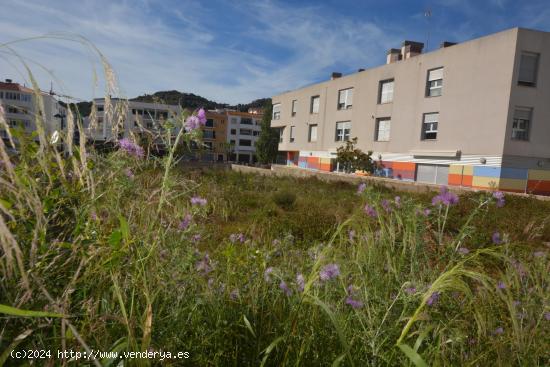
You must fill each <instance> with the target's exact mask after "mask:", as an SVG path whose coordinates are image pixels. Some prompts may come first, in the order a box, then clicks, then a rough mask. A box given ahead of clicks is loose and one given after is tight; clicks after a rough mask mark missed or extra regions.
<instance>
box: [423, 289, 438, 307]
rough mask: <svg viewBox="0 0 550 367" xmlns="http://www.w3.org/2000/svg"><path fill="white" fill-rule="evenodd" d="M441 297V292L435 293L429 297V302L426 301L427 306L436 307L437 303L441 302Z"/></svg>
mask: <svg viewBox="0 0 550 367" xmlns="http://www.w3.org/2000/svg"><path fill="white" fill-rule="evenodd" d="M440 295H441V293H440V292H438V291H435V292H433V293H432V294H431V295H430V297H428V300H427V301H426V304H427V305H428V306H435V305H436V304H437V302H438V301H439V296H440Z"/></svg>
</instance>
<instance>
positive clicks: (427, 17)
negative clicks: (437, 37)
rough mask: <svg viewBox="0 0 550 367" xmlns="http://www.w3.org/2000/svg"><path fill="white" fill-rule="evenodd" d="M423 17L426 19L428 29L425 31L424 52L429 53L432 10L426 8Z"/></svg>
mask: <svg viewBox="0 0 550 367" xmlns="http://www.w3.org/2000/svg"><path fill="white" fill-rule="evenodd" d="M424 17H425V18H426V19H427V23H428V27H427V30H426V52H428V51H429V44H430V25H431V24H430V23H431V22H430V20H431V19H432V9H430V8H428V9H426V10H425V11H424Z"/></svg>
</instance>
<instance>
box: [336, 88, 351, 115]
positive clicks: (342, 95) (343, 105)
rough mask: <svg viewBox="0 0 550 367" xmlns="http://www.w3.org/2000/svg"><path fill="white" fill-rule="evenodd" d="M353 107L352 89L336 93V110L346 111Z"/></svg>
mask: <svg viewBox="0 0 550 367" xmlns="http://www.w3.org/2000/svg"><path fill="white" fill-rule="evenodd" d="M352 105H353V88H348V89H342V90H340V91H338V109H339V110H347V109H349V108H351V106H352Z"/></svg>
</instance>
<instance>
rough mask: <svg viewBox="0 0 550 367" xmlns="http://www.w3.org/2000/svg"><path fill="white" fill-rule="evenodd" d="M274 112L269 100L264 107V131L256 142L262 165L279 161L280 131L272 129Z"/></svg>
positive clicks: (257, 154)
mask: <svg viewBox="0 0 550 367" xmlns="http://www.w3.org/2000/svg"><path fill="white" fill-rule="evenodd" d="M272 112H273V106H272V105H271V100H270V99H269V100H268V101H267V102H266V104H265V107H264V114H263V117H262V125H261V126H262V130H261V131H260V137H259V138H258V141H257V142H256V156H257V157H258V161H259V162H260V163H262V164H267V163H272V162H274V161H275V160H276V159H277V152H278V150H279V131H278V129H274V128H272V127H271V114H272Z"/></svg>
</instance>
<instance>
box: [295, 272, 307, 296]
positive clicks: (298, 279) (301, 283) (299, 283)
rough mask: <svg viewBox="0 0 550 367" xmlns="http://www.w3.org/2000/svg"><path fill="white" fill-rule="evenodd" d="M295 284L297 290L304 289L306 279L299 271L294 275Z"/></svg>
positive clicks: (301, 290)
mask: <svg viewBox="0 0 550 367" xmlns="http://www.w3.org/2000/svg"><path fill="white" fill-rule="evenodd" d="M296 285H297V286H298V290H299V291H300V292H303V291H304V288H305V286H306V281H305V279H304V276H303V275H302V274H301V273H298V275H296Z"/></svg>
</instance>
